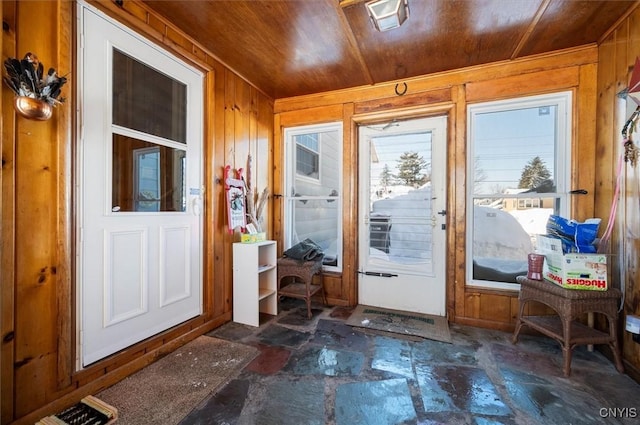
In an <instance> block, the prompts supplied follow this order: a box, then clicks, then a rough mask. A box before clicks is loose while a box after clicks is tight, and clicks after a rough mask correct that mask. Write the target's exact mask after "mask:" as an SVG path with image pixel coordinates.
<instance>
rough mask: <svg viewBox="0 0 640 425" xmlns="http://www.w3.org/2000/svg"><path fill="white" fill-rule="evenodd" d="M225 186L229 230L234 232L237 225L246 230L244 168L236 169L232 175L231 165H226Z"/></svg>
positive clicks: (241, 229) (242, 230)
mask: <svg viewBox="0 0 640 425" xmlns="http://www.w3.org/2000/svg"><path fill="white" fill-rule="evenodd" d="M224 188H225V194H226V196H225V197H226V198H227V217H228V225H227V227H228V231H229V233H233V231H234V230H235V229H236V228H237V227H240V231H241V232H244V230H245V228H246V227H247V210H246V206H245V199H246V195H245V186H244V180H243V179H242V168H240V169H239V170H236V172H235V176H232V175H231V166H230V165H227V166H225V167H224Z"/></svg>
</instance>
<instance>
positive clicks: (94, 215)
mask: <svg viewBox="0 0 640 425" xmlns="http://www.w3.org/2000/svg"><path fill="white" fill-rule="evenodd" d="M79 9H80V13H79V16H80V17H81V18H80V19H81V22H80V23H81V25H80V27H81V28H82V36H81V43H80V48H79V56H80V60H79V65H80V80H81V91H80V99H81V101H80V105H81V110H80V122H81V127H80V134H81V141H80V144H79V161H78V163H79V174H80V184H79V186H80V187H79V191H78V196H79V205H80V208H79V211H78V214H79V223H80V228H79V232H78V234H79V241H78V243H79V245H78V246H79V251H78V254H79V261H78V265H79V270H78V280H79V282H78V288H79V294H80V297H79V309H80V312H81V314H80V316H79V317H80V320H79V322H80V323H79V329H80V334H79V341H80V359H79V361H80V365H82V366H86V365H87V364H89V363H93V362H95V361H96V360H99V359H102V358H104V357H106V356H108V355H110V354H112V353H115V352H117V351H119V350H121V349H123V348H125V347H127V346H130V345H131V344H134V343H136V342H139V341H141V340H143V339H145V338H148V337H150V336H152V335H154V334H157V333H159V332H161V331H164V330H166V329H168V328H170V327H172V326H175V325H177V324H179V323H181V322H183V321H185V320H188V319H190V318H192V317H195V316H197V315H199V314H200V313H201V312H202V218H201V215H200V210H201V190H202V189H201V184H202V165H201V163H202V134H203V132H202V116H203V107H202V103H203V95H202V90H203V76H202V74H201V73H200V72H198V71H196V70H195V69H193V68H191V67H189V66H187V65H186V64H184V63H183V62H181V61H180V60H178V59H176V58H175V57H173V56H171V55H170V54H168V53H167V52H165V51H163V50H161V49H159V48H158V47H157V46H155V45H153V44H151V43H150V42H148V41H147V40H145V39H143V38H141V37H139V36H137V35H136V34H134V33H132V32H130V31H129V30H126V29H124V28H122V27H120V26H119V25H116V24H115V23H114V22H112V21H111V20H109V19H108V18H106V17H105V16H103V15H102V14H99V13H98V12H96V11H95V10H93V9H92V8H90V7H88V6H84V5H80V6H79Z"/></svg>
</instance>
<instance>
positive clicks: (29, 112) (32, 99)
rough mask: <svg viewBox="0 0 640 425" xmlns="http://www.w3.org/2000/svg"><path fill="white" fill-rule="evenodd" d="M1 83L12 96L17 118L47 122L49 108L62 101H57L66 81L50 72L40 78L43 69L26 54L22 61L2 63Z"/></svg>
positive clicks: (49, 116)
mask: <svg viewBox="0 0 640 425" xmlns="http://www.w3.org/2000/svg"><path fill="white" fill-rule="evenodd" d="M4 68H5V71H6V74H7V75H5V76H3V77H2V79H3V81H4V82H5V83H6V84H7V85H8V86H9V88H11V90H13V92H14V93H15V94H16V98H15V100H14V103H13V106H14V108H15V110H16V112H17V113H18V114H20V115H21V116H23V117H25V118H27V119H30V120H38V121H45V120H48V119H49V118H51V115H52V113H53V107H54V106H56V105H57V104H59V103H62V102H64V101H65V99H64V98H62V97H60V93H61V89H62V86H63V85H64V84H65V83H66V82H67V78H66V77H61V76H59V75H58V73H57V72H56V70H55V69H54V68H49V70H48V71H47V74H46V75H45V74H44V65H43V64H42V63H41V62H40V61H39V60H38V57H37V56H36V55H34V54H33V53H31V52H29V53H27V54H26V55H24V58H23V59H22V60H19V59H16V58H8V59H7V60H5V61H4Z"/></svg>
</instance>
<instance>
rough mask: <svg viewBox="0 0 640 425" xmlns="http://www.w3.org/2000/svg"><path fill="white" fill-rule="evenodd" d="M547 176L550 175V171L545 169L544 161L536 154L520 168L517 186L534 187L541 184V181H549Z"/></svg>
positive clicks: (521, 187)
mask: <svg viewBox="0 0 640 425" xmlns="http://www.w3.org/2000/svg"><path fill="white" fill-rule="evenodd" d="M549 177H551V173H550V172H549V170H548V169H547V166H546V165H545V163H544V161H543V160H542V159H540V157H539V156H536V157H535V158H533V159H532V160H531V161H529V162H528V163H527V165H525V166H524V168H523V169H522V175H521V176H520V182H519V183H518V188H519V189H534V188H536V187H539V186H542V184H543V183H547V182H548V181H549Z"/></svg>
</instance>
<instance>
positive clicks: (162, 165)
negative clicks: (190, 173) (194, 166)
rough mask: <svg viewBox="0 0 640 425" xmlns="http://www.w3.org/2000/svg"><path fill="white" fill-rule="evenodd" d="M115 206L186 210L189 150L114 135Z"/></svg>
mask: <svg viewBox="0 0 640 425" xmlns="http://www.w3.org/2000/svg"><path fill="white" fill-rule="evenodd" d="M112 164H113V165H112V171H113V174H112V188H111V193H112V195H111V196H112V206H111V210H112V211H113V212H118V211H138V212H150V211H181V212H184V211H186V206H187V204H186V195H185V187H186V178H185V170H186V151H184V150H182V149H174V148H170V147H166V146H161V145H156V144H153V143H149V142H145V141H142V140H138V139H134V138H132V137H125V136H122V135H118V134H114V135H113V162H112Z"/></svg>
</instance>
